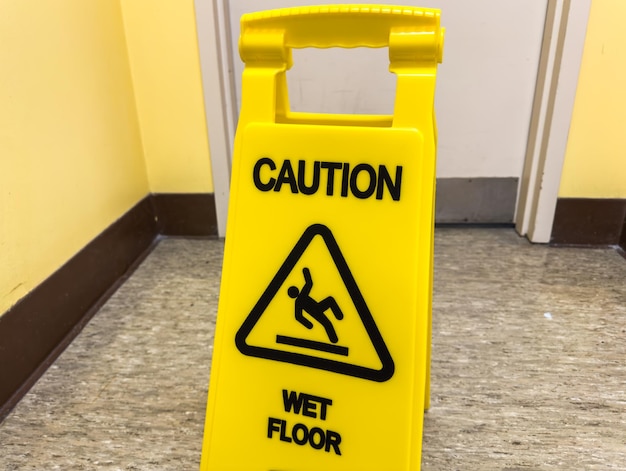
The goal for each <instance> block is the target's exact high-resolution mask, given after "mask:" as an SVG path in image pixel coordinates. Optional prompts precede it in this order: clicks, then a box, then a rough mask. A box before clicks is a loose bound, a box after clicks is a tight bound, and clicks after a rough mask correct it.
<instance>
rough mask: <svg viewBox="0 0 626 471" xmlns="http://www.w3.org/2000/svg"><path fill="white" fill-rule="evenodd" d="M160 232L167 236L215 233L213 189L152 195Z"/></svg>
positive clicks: (213, 234) (210, 234)
mask: <svg viewBox="0 0 626 471" xmlns="http://www.w3.org/2000/svg"><path fill="white" fill-rule="evenodd" d="M152 203H153V205H154V212H155V213H156V215H157V219H158V225H159V233H160V234H163V235H166V236H215V235H217V217H216V213H215V196H214V195H213V194H212V193H188V194H181V193H157V194H154V195H152Z"/></svg>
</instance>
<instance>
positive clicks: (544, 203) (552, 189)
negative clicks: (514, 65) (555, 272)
mask: <svg viewBox="0 0 626 471" xmlns="http://www.w3.org/2000/svg"><path fill="white" fill-rule="evenodd" d="M590 9H591V0H576V1H575V2H572V1H571V0H549V1H548V11H547V14H546V24H545V27H544V36H543V44H542V50H541V58H540V61H539V71H538V74H537V86H536V89H535V98H534V102H533V112H532V117H531V122H530V131H529V134H528V144H527V147H526V158H525V160H524V171H523V173H522V180H521V183H520V188H519V192H518V193H519V196H518V203H517V211H516V216H515V227H516V229H517V231H518V232H519V233H520V234H521V235H525V236H527V237H528V239H529V240H530V241H531V242H538V243H547V242H549V241H550V235H551V233H552V224H553V222H554V212H555V209H556V202H557V198H558V194H559V186H560V183H561V173H562V170H563V162H564V160H565V152H566V150H567V139H568V136H569V129H570V124H571V121H572V113H573V111H574V100H575V98H576V88H577V86H578V75H579V71H580V65H581V62H582V55H583V49H584V44H585V37H586V34H587V23H588V20H589V11H590Z"/></svg>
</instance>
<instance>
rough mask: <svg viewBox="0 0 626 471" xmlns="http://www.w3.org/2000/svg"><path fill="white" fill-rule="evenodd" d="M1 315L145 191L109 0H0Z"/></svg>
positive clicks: (116, 11)
mask: <svg viewBox="0 0 626 471" xmlns="http://www.w3.org/2000/svg"><path fill="white" fill-rule="evenodd" d="M0 66H1V68H2V73H1V74H0V103H1V104H2V105H1V106H0V153H1V157H0V265H1V267H0V313H3V312H5V311H6V310H7V309H8V308H9V307H10V306H11V305H13V304H14V303H15V302H16V301H17V300H18V299H20V298H21V297H22V296H24V295H25V294H26V293H28V292H29V291H30V290H31V289H32V288H33V287H35V286H36V285H37V284H39V283H40V282H41V281H42V280H44V279H45V278H46V277H48V276H49V275H50V274H51V273H52V272H54V271H55V270H56V269H57V268H59V267H60V266H61V265H62V264H63V263H64V262H65V261H67V260H68V259H69V258H70V257H71V256H72V255H74V254H75V253H76V252H77V251H78V250H80V249H81V248H82V247H83V246H84V245H85V244H87V243H88V242H89V241H90V240H92V239H93V238H94V237H95V236H96V235H98V234H99V233H100V232H102V230H104V229H105V228H106V227H107V226H109V225H110V224H111V223H112V222H113V221H115V220H116V219H117V218H118V217H119V216H121V215H122V214H123V213H124V212H125V211H127V210H128V209H129V208H131V207H132V206H133V205H134V204H135V203H136V202H137V201H139V200H140V199H141V198H142V197H143V196H145V195H146V194H147V192H148V179H147V177H146V170H145V163H144V160H143V152H142V147H141V140H140V134H139V127H138V124H137V117H136V116H137V114H136V110H135V105H134V99H133V88H132V84H131V78H130V72H129V66H128V57H127V52H126V42H125V37H124V30H123V24H122V20H121V10H120V5H119V2H116V1H84V0H36V1H35V0H0Z"/></svg>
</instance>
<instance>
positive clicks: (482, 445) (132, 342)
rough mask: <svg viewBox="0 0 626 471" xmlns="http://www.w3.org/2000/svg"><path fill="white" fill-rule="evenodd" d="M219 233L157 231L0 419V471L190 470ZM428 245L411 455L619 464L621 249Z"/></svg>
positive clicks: (487, 236) (460, 241)
mask: <svg viewBox="0 0 626 471" xmlns="http://www.w3.org/2000/svg"><path fill="white" fill-rule="evenodd" d="M222 248H223V245H222V242H220V241H217V240H183V239H166V240H163V241H162V242H161V243H160V244H159V245H158V246H157V248H156V249H155V251H154V252H153V253H152V254H151V255H150V256H149V257H148V258H147V259H146V261H145V262H144V263H143V264H142V265H141V266H140V268H139V269H138V270H137V271H136V272H135V274H134V275H133V276H132V277H131V278H130V279H129V280H128V281H127V282H126V283H125V284H124V286H122V287H121V288H120V290H119V291H118V292H117V293H116V294H115V295H114V296H113V297H112V298H111V299H110V300H109V301H108V302H107V304H106V305H105V306H104V307H103V308H102V309H101V310H100V312H99V313H98V314H97V315H96V316H95V317H94V318H93V319H92V320H91V322H90V323H89V324H88V325H87V327H86V328H85V329H84V330H83V332H82V333H81V334H80V336H79V337H78V338H77V339H76V340H75V341H74V342H73V343H72V345H71V346H70V347H69V348H68V349H67V350H66V351H65V352H64V353H63V355H62V356H61V357H60V358H59V359H58V360H57V362H56V363H55V364H54V365H53V366H52V367H51V368H50V369H49V370H48V372H47V373H46V374H45V375H44V376H43V377H42V378H41V380H40V381H39V382H38V383H37V384H36V385H35V386H34V387H33V389H32V390H31V391H30V392H29V393H28V395H27V396H26V397H25V398H24V399H23V400H22V401H21V403H20V404H19V405H18V406H17V407H16V408H15V409H14V411H13V412H12V414H11V415H9V416H8V417H7V418H6V419H5V421H4V422H3V423H2V424H0V470H7V471H8V470H54V469H62V470H92V469H98V470H100V469H102V470H176V471H180V470H195V469H197V468H198V464H199V460H200V448H201V441H202V429H203V425H204V424H203V421H204V412H205V401H206V394H207V384H208V377H209V372H210V358H211V342H212V336H213V329H214V322H215V312H216V309H217V298H218V289H219V279H220V265H221V255H222ZM435 260H436V261H435V292H434V306H433V312H434V321H433V362H432V396H431V397H432V404H431V409H430V411H429V412H428V413H427V414H426V416H425V430H424V442H423V444H424V449H423V455H422V458H423V465H422V469H423V470H425V471H453V470H463V471H465V470H480V471H489V470H500V471H521V470H555V469H559V470H616V469H621V470H626V260H624V259H623V258H622V257H621V256H620V255H618V254H617V253H616V252H615V251H613V250H609V249H606V250H589V249H564V248H558V249H557V248H549V247H545V246H533V245H531V244H529V243H527V242H526V241H525V240H524V239H521V238H519V237H518V236H517V235H516V234H515V233H514V231H512V230H509V229H476V228H473V229H452V228H438V229H437V231H436V256H435ZM347 471H348V470H347ZM381 471H393V470H381Z"/></svg>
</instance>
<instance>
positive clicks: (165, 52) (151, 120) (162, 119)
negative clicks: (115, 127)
mask: <svg viewBox="0 0 626 471" xmlns="http://www.w3.org/2000/svg"><path fill="white" fill-rule="evenodd" d="M121 3H122V12H123V17H124V25H125V28H126V39H127V43H128V52H129V56H130V68H131V72H132V77H133V84H134V86H135V99H136V103H137V112H138V116H139V125H140V128H141V135H142V138H143V147H144V152H145V158H146V166H147V171H148V177H149V181H150V189H151V191H152V192H153V193H194V192H199V193H208V192H209V193H210V192H213V181H212V176H211V165H210V160H209V147H208V138H207V133H206V120H205V116H204V103H203V97H202V80H201V75H200V59H199V55H198V43H197V37H196V20H195V15H194V3H193V0H158V1H155V0H121Z"/></svg>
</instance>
